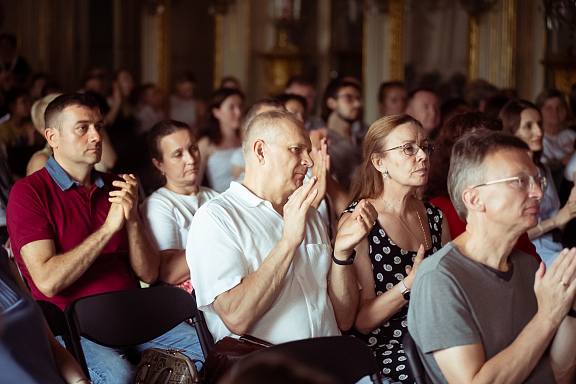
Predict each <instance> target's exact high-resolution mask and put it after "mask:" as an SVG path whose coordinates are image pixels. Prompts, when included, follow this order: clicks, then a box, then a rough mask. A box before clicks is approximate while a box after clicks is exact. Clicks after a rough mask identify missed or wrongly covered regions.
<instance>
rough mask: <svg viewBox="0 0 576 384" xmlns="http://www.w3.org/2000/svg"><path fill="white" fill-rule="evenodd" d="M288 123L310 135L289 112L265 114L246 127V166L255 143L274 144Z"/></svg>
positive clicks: (244, 144) (243, 143)
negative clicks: (260, 141)
mask: <svg viewBox="0 0 576 384" xmlns="http://www.w3.org/2000/svg"><path fill="white" fill-rule="evenodd" d="M286 123H288V124H290V123H292V124H293V125H295V126H297V127H298V128H300V129H301V130H302V131H303V132H304V133H305V134H306V135H308V133H307V132H306V128H305V127H304V124H303V123H302V122H301V121H300V120H299V119H298V117H297V116H296V115H294V114H293V113H290V112H287V111H282V110H273V111H267V112H263V113H261V114H259V115H257V116H256V117H254V118H253V119H252V121H250V123H249V124H248V127H246V133H245V134H244V140H243V141H242V150H243V151H244V160H245V162H246V165H248V164H249V163H250V159H251V153H252V150H253V148H254V143H255V142H256V141H257V140H263V141H264V142H265V143H267V144H274V143H275V142H276V138H277V137H278V136H279V135H280V134H281V133H282V132H283V129H285V124H286Z"/></svg>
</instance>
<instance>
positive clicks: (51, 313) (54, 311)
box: [36, 300, 78, 360]
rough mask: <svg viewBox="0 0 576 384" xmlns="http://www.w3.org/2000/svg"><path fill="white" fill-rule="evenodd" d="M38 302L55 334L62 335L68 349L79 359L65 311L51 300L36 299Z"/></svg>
mask: <svg viewBox="0 0 576 384" xmlns="http://www.w3.org/2000/svg"><path fill="white" fill-rule="evenodd" d="M36 303H38V305H39V306H40V309H41V310H42V313H43V314H44V318H45V319H46V322H47V323H48V326H49V327H50V330H51V331H52V333H53V334H54V336H61V337H62V340H63V341H64V345H65V346H66V349H67V350H68V351H69V352H70V353H71V354H72V356H74V358H76V360H78V359H77V355H76V350H75V348H74V344H73V343H72V335H71V333H70V327H69V326H68V321H67V320H66V316H65V315H64V311H62V310H61V309H60V307H58V306H57V305H56V304H54V303H51V302H49V301H44V300H36Z"/></svg>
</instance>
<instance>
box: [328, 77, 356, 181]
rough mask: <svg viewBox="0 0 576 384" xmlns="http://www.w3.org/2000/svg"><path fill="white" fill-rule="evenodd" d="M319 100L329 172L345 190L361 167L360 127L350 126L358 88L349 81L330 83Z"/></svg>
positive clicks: (333, 81)
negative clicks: (325, 132) (328, 157)
mask: <svg viewBox="0 0 576 384" xmlns="http://www.w3.org/2000/svg"><path fill="white" fill-rule="evenodd" d="M322 100H323V103H322V119H323V120H324V121H325V122H326V127H327V128H328V133H327V138H328V142H329V143H330V146H329V147H328V154H329V155H330V172H331V173H332V175H334V176H335V178H336V179H337V181H338V183H339V184H340V185H341V186H342V188H344V189H345V190H349V189H350V185H351V184H352V179H353V178H354V175H355V173H356V169H357V168H358V166H359V165H360V164H361V163H362V142H363V140H364V136H365V135H366V131H365V130H363V129H362V124H354V123H355V122H356V121H358V119H359V117H360V107H361V106H362V97H361V90H360V86H359V85H358V84H357V83H356V82H353V81H347V80H344V79H334V80H332V81H331V82H330V84H328V86H327V87H326V91H325V92H324V97H323V99H322ZM353 128H356V129H353Z"/></svg>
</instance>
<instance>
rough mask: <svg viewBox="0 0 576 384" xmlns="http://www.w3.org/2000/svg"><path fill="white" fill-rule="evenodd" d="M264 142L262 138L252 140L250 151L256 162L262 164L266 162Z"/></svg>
mask: <svg viewBox="0 0 576 384" xmlns="http://www.w3.org/2000/svg"><path fill="white" fill-rule="evenodd" d="M265 147H266V143H264V141H263V140H261V139H258V140H256V141H255V142H254V145H253V146H252V151H253V152H254V156H255V157H256V159H258V164H260V165H264V164H265V163H266V148H265Z"/></svg>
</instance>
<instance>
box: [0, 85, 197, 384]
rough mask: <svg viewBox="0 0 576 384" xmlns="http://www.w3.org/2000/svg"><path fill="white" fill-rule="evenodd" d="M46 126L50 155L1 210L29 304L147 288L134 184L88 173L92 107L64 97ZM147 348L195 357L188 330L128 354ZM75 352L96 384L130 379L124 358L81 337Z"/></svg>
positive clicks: (96, 119)
mask: <svg viewBox="0 0 576 384" xmlns="http://www.w3.org/2000/svg"><path fill="white" fill-rule="evenodd" d="M45 121H46V139H47V140H48V143H49V144H50V146H51V147H52V150H53V151H54V155H53V157H50V159H49V160H48V162H47V163H46V167H45V168H43V169H41V170H40V171H38V172H36V173H34V174H32V175H30V176H28V177H26V178H24V179H22V180H21V181H19V182H18V183H16V184H15V185H14V187H12V192H11V195H10V201H9V204H8V211H7V218H8V233H9V234H10V239H11V242H12V250H13V252H14V256H15V258H16V260H17V261H18V266H19V267H20V270H21V271H22V275H23V276H24V277H25V278H26V280H27V281H28V284H29V285H30V290H31V292H32V295H33V297H34V298H35V299H37V300H46V301H50V302H52V303H54V304H56V305H58V306H59V307H60V308H61V309H64V308H65V307H66V305H67V304H68V303H69V302H71V301H72V300H74V299H76V298H79V297H84V296H88V295H93V294H98V293H104V292H111V291H118V290H124V289H134V288H137V287H138V285H137V283H136V280H135V277H136V278H138V279H140V280H142V281H144V282H146V283H153V282H154V281H155V280H156V278H157V276H158V266H159V264H160V260H159V257H158V253H157V252H156V251H155V250H154V247H153V245H152V244H151V242H150V240H149V238H148V233H147V232H146V230H145V229H144V226H143V224H142V221H141V219H140V215H139V212H138V185H137V182H136V179H135V178H134V176H133V175H122V176H121V177H118V176H114V175H111V174H106V173H100V172H98V171H96V170H94V164H96V163H97V162H99V161H100V158H101V154H102V146H101V139H100V134H99V131H100V130H101V129H103V121H102V118H101V116H100V111H99V110H98V104H97V102H96V101H95V100H94V99H92V98H90V97H89V96H86V95H84V94H78V93H71V94H64V95H62V96H59V97H57V98H56V99H54V101H52V102H51V103H50V104H49V105H48V107H47V108H46V113H45ZM153 346H161V347H162V348H166V346H171V348H178V349H185V350H186V354H187V355H188V356H190V357H193V358H200V359H201V358H202V352H201V351H200V349H199V342H198V338H197V336H196V332H195V331H194V328H192V327H190V326H188V325H187V324H180V325H179V326H177V327H176V328H174V329H172V330H171V331H169V332H167V333H166V334H164V335H163V336H160V337H159V338H157V339H155V340H152V341H150V342H148V343H145V344H142V345H139V346H136V347H135V350H134V351H135V352H136V353H141V352H142V350H144V349H146V348H150V347H153ZM82 348H83V350H84V354H85V355H86V361H87V363H88V368H89V369H90V372H91V376H92V378H93V379H95V381H96V382H105V383H126V382H128V381H129V380H130V377H131V375H132V369H133V367H132V365H131V364H130V362H129V361H128V360H127V359H126V358H125V357H124V354H125V353H126V351H123V350H119V349H112V348H107V347H103V346H101V345H98V344H95V343H92V342H90V341H89V340H87V339H84V338H82Z"/></svg>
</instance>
